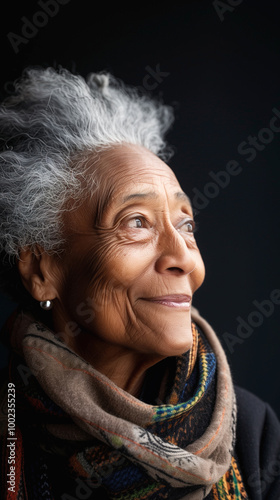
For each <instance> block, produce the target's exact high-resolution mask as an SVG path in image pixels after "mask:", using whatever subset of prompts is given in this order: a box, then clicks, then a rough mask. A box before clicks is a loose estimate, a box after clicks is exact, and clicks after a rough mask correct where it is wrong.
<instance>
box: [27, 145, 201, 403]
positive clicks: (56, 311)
mask: <svg viewBox="0 0 280 500" xmlns="http://www.w3.org/2000/svg"><path fill="white" fill-rule="evenodd" d="M91 168H92V172H93V173H94V175H97V179H98V183H99V185H98V189H97V191H96V193H93V194H92V196H90V195H89V196H87V197H86V199H85V200H84V201H83V203H82V204H81V205H80V206H79V207H78V208H77V209H76V210H74V211H70V212H66V213H65V214H64V223H65V226H64V227H65V238H66V250H65V252H64V254H63V256H62V257H60V258H57V257H49V258H48V262H47V263H46V264H45V268H46V269H47V273H48V276H49V280H48V281H49V282H51V284H52V288H51V291H50V290H49V293H51V295H52V296H50V295H48V296H47V290H46V288H45V289H44V294H43V295H44V298H49V299H53V300H54V308H53V310H52V318H53V328H54V329H55V331H56V332H58V334H59V335H60V336H61V337H63V338H64V340H65V342H66V343H67V344H69V345H70V346H71V347H72V348H73V349H74V350H75V351H76V352H78V353H79V354H80V355H81V356H83V357H84V358H85V359H86V360H87V361H89V362H90V363H91V364H92V365H93V366H94V367H95V368H96V369H98V370H99V371H100V372H102V373H104V374H105V375H107V376H108V377H109V378H111V380H112V381H113V382H115V383H116V384H117V385H119V386H120V387H122V388H123V389H125V390H127V391H128V392H131V393H132V394H137V391H138V389H139V387H140V386H141V381H142V379H143V376H144V373H145V371H146V369H147V368H148V367H150V366H151V365H153V364H154V363H156V362H158V361H160V360H161V359H163V358H165V357H167V356H176V355H180V354H182V353H183V352H186V351H187V350H188V349H190V347H191V344H192V332H191V315H190V307H189V308H188V307H179V308H178V307H169V306H168V305H166V304H164V303H160V302H157V301H150V300H146V299H150V298H153V297H159V296H160V297H162V296H167V295H168V296H170V295H171V294H172V295H173V294H185V295H188V296H190V297H192V296H193V294H194V292H195V290H197V288H198V287H199V286H200V285H201V284H202V282H203V279H204V273H205V271H204V265H203V261H202V258H201V255H200V252H199V250H198V248H197V245H196V241H195V238H194V234H193V227H194V223H193V215H192V209H191V206H190V203H189V200H188V198H187V197H186V196H185V195H184V194H183V191H182V189H181V187H180V185H179V183H178V181H177V179H176V177H175V175H174V173H173V171H172V170H171V169H170V168H169V167H168V166H167V165H166V164H165V163H164V162H163V161H162V160H160V159H159V158H158V157H157V156H155V155H154V154H152V153H151V152H149V151H147V150H146V149H145V148H143V147H140V146H134V145H118V146H115V147H114V148H111V149H109V150H107V151H105V152H103V153H101V155H100V157H99V159H98V162H97V164H96V162H94V161H92V167H91ZM45 284H46V285H47V280H45ZM33 295H34V294H33ZM35 298H37V300H42V294H41V297H39V296H38V293H37V297H35Z"/></svg>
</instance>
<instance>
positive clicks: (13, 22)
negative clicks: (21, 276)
mask: <svg viewBox="0 0 280 500" xmlns="http://www.w3.org/2000/svg"><path fill="white" fill-rule="evenodd" d="M64 1H66V0H64ZM42 3H46V2H44V0H43V1H42ZM56 3H57V4H58V2H56ZM222 4H224V6H225V5H226V4H228V8H227V10H225V11H224V12H223V13H222V12H221V11H222V10H223V8H222V7H221V6H220V8H219V9H218V10H220V16H219V15H218V12H217V9H215V6H214V3H213V2H212V1H210V0H209V1H208V0H207V1H206V0H203V1H200V0H195V1H190V0H189V1H187V2H185V5H182V4H181V3H176V2H169V3H168V4H166V5H163V4H159V5H155V4H145V3H143V2H140V3H139V2H138V3H137V5H134V4H130V6H129V5H126V6H125V5H124V4H113V5H112V6H109V5H108V4H107V3H105V2H104V4H103V5H102V4H99V3H98V4H97V5H96V4H95V3H94V2H88V3H87V2H85V1H82V0H79V1H78V0H69V1H68V3H65V5H60V6H59V10H58V8H57V10H58V12H57V13H56V14H55V15H53V16H52V17H51V16H48V15H45V17H44V18H42V16H41V17H40V15H38V12H39V11H42V4H41V6H40V2H38V1H37V2H36V1H33V0H32V1H31V0H29V2H28V5H25V4H24V2H22V3H21V4H19V5H17V4H15V2H10V5H7V3H5V12H2V16H1V81H0V93H1V97H4V96H5V95H7V94H9V93H10V92H11V90H12V82H13V80H14V79H15V78H17V77H18V76H19V75H20V73H21V71H22V69H23V68H24V67H25V66H27V65H43V66H55V67H57V66H58V65H62V66H64V67H66V68H68V69H70V70H71V71H73V72H76V73H80V74H82V75H83V76H86V75H87V74H88V73H89V72H91V71H99V70H108V71H110V72H112V73H113V74H114V75H115V76H116V77H118V78H121V79H123V80H124V81H125V82H126V83H128V84H131V85H135V86H139V87H142V88H146V89H147V90H149V91H150V93H151V94H152V95H159V96H161V97H162V98H163V100H164V101H165V102H166V103H168V104H171V105H174V106H175V109H176V121H175V123H174V126H173V128H172V130H171V132H170V133H169V136H168V138H169V142H170V143H171V144H172V145H173V146H174V149H175V155H174V156H173V158H172V159H171V161H170V162H169V164H170V166H171V167H172V168H173V169H174V170H175V173H176V174H177V176H178V179H179V181H180V183H181V185H182V187H183V189H184V190H185V191H186V192H187V193H188V194H189V196H190V198H191V199H192V200H193V201H194V205H195V207H196V208H198V207H197V205H196V203H197V202H196V200H195V199H194V191H193V189H195V188H196V189H198V190H199V191H200V192H201V193H203V192H206V193H208V195H207V198H206V201H205V199H204V207H203V208H202V209H201V210H200V213H199V214H197V219H196V220H197V222H198V226H199V230H198V233H197V235H196V236H197V240H198V244H199V247H200V250H201V253H202V256H203V258H204V261H205V265H206V279H205V282H204V284H203V286H202V287H201V289H200V290H199V291H197V292H196V295H195V300H194V305H195V306H196V307H198V309H199V310H200V312H201V314H202V315H203V316H204V317H205V318H206V319H207V320H208V321H209V322H210V323H211V324H212V326H213V327H214V329H215V330H216V332H217V334H218V336H219V338H220V339H221V341H222V343H223V345H224V348H225V351H226V353H227V356H228V360H229V363H230V365H231V368H232V372H233V377H234V381H235V382H236V383H238V384H240V385H242V386H244V387H246V388H247V389H249V390H251V391H253V392H254V393H255V394H257V395H258V396H260V397H261V398H262V399H264V400H265V401H268V402H269V403H270V404H271V405H272V406H273V408H274V409H275V411H276V412H277V414H278V416H279V417H280V397H279V394H280V376H279V373H280V371H279V366H280V332H279V318H280V305H275V306H274V311H273V312H271V314H269V315H268V316H267V317H265V316H264V315H259V317H258V318H257V317H256V316H254V317H253V316H252V315H251V316H250V318H251V320H252V319H253V320H254V321H255V322H258V321H259V322H260V323H262V324H260V325H259V326H255V327H254V328H252V331H251V332H250V334H249V335H248V337H247V338H246V339H241V338H240V337H238V336H237V326H238V321H237V317H240V318H242V319H243V320H244V321H247V320H248V317H249V315H250V314H251V313H252V312H253V311H255V310H256V306H255V305H254V304H253V301H258V302H261V301H263V300H266V299H269V297H270V294H271V292H272V291H273V290H275V289H280V276H279V215H280V210H279V181H280V174H279V168H280V165H279V157H280V155H279V153H280V133H276V132H275V133H274V136H273V139H272V136H270V138H271V141H270V142H269V143H267V144H264V146H265V147H264V148H263V150H262V151H256V155H255V158H254V159H253V160H252V161H251V162H249V161H247V160H248V159H249V154H244V153H243V154H241V153H240V151H238V146H239V144H240V143H242V142H244V141H246V142H247V141H248V137H249V136H250V135H251V136H258V134H259V133H261V134H264V135H262V137H263V138H264V140H265V139H266V138H267V137H268V136H267V135H265V132H263V131H261V129H263V128H266V127H269V126H270V125H269V124H270V120H271V118H272V116H273V111H272V109H273V108H277V109H279V111H280V93H279V76H280V71H279V62H280V61H279V49H280V29H279V7H277V4H278V2H276V1H266V2H264V1H259V0H257V1H256V0H255V1H254V2H249V1H247V0H243V1H242V0H241V1H239V2H238V1H236V0H227V2H226V1H225V2H220V5H222ZM230 4H231V6H230ZM23 16H24V17H25V18H27V19H28V20H29V21H31V22H33V20H35V21H37V23H38V22H39V23H40V22H41V23H42V24H44V23H45V25H44V26H41V27H40V28H38V30H37V32H36V33H35V29H34V33H33V34H32V32H29V34H30V33H31V35H32V36H31V35H30V38H29V39H27V38H26V41H27V43H23V42H21V43H19V45H18V53H15V50H14V48H13V47H12V44H11V41H10V40H9V38H8V34H9V33H11V32H12V33H14V34H15V35H20V36H22V34H23V31H22V30H23V25H24V22H25V21H24V20H22V17H23ZM34 16H35V17H34ZM222 18H223V19H222ZM153 71H154V72H156V71H157V73H156V76H155V74H153ZM153 75H154V76H153ZM275 124H276V125H277V126H278V127H279V126H280V119H278V120H277V122H275ZM260 131H261V132H260ZM258 144H261V142H259V141H258ZM231 160H235V161H237V162H238V163H239V165H240V166H241V167H242V171H241V172H240V173H239V174H238V175H236V176H231V177H230V182H229V184H228V185H227V186H225V187H220V188H219V187H218V188H217V187H216V188H215V187H214V188H213V189H215V191H214V195H213V197H212V198H210V195H211V188H210V187H209V182H213V179H212V178H211V175H209V174H210V172H211V171H212V172H215V173H217V172H219V171H224V170H225V168H226V165H227V163H228V162H229V161H231ZM209 193H210V195H209ZM212 193H213V191H212ZM207 202H208V203H207ZM201 203H202V202H201ZM206 205H207V206H206ZM0 306H1V310H0V318H1V324H2V323H3V322H4V320H5V319H6V317H7V316H8V314H9V312H10V310H11V309H12V308H13V304H12V303H11V302H10V301H9V300H7V299H5V298H4V297H3V298H1V303H0ZM225 332H227V333H230V334H231V335H234V336H235V337H232V338H235V339H236V338H237V339H239V342H238V343H235V344H234V345H233V347H232V348H230V346H229V343H228V341H226V336H225ZM5 362H6V352H5V350H4V348H3V349H2V355H1V363H2V365H3V364H5Z"/></svg>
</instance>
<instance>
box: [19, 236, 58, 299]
mask: <svg viewBox="0 0 280 500" xmlns="http://www.w3.org/2000/svg"><path fill="white" fill-rule="evenodd" d="M17 267H18V270H19V273H20V276H21V280H22V283H23V285H24V286H25V288H26V290H27V291H28V292H29V293H30V294H31V295H32V297H33V298H34V299H35V300H38V301H44V300H53V299H55V298H57V297H58V286H59V281H60V280H59V276H58V272H57V262H55V256H54V255H48V254H47V253H46V252H45V251H44V250H42V249H41V248H40V247H39V246H36V247H35V249H34V248H33V249H31V248H24V249H22V250H21V251H20V256H19V259H18V261H17Z"/></svg>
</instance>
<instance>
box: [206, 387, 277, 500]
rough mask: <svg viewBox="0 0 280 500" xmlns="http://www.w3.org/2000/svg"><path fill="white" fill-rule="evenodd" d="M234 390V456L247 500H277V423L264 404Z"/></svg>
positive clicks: (248, 393) (238, 388)
mask: <svg viewBox="0 0 280 500" xmlns="http://www.w3.org/2000/svg"><path fill="white" fill-rule="evenodd" d="M235 389H236V397H237V434H236V448H235V452H236V456H237V458H238V462H239V464H240V470H241V473H242V476H243V481H244V486H245V489H246V491H247V493H248V496H249V498H250V500H264V499H265V500H280V422H279V420H278V418H277V416H276V414H275V413H274V411H273V410H272V408H271V407H270V406H269V405H268V404H267V403H265V402H263V401H261V400H260V399H259V398H257V397H256V396H254V395H253V394H252V393H250V392H249V391H246V390H245V389H242V388H240V387H235ZM210 498H211V497H210Z"/></svg>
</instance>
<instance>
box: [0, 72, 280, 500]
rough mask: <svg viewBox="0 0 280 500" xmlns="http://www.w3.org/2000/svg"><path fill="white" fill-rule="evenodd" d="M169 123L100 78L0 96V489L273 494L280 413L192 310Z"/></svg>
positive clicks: (146, 100)
mask: <svg viewBox="0 0 280 500" xmlns="http://www.w3.org/2000/svg"><path fill="white" fill-rule="evenodd" d="M172 121H173V112H172V109H171V108H170V107H169V106H166V105H164V104H162V103H161V102H159V101H157V100H155V99H152V98H151V97H150V96H145V95H142V94H140V93H139V92H137V90H136V89H133V88H130V87H128V86H125V85H124V84H123V83H122V82H119V81H118V80H117V79H116V78H114V77H112V76H111V75H109V74H106V73H99V74H91V75H89V76H88V77H87V79H86V80H85V79H83V78H82V77H80V76H77V75H72V74H70V73H69V72H67V71H66V70H59V71H55V70H53V69H51V68H48V69H42V68H37V69H28V70H26V71H25V72H24V74H23V76H22V78H21V79H20V81H19V82H17V83H16V91H15V94H14V95H13V96H12V97H10V98H9V99H8V100H7V101H6V102H4V103H3V104H2V107H1V110H0V129H1V140H2V152H1V155H0V158H1V162H0V165H1V167H0V168H1V194H0V207H1V251H2V273H1V276H2V278H1V282H2V288H3V289H4V290H5V291H6V293H8V294H9V295H10V296H12V297H13V298H14V299H16V301H17V302H18V304H19V305H18V308H17V309H16V311H15V312H14V313H13V315H12V317H11V318H9V320H8V321H7V323H6V325H5V327H4V329H3V333H2V342H5V343H6V344H7V345H8V346H9V348H10V351H11V357H10V362H9V369H8V370H7V374H6V379H5V382H4V384H3V388H2V406H1V408H2V419H1V427H2V430H1V440H2V454H1V456H2V458H1V460H2V464H1V470H2V480H1V488H2V497H1V498H8V499H17V500H19V499H20V500H22V499H26V500H27V499H28V500H38V499H39V500H40V499H45V500H52V499H55V500H56V499H62V500H75V499H76V500H78V499H99V498H102V499H106V498H107V499H136V500H137V499H188V500H200V499H208V500H210V499H213V500H214V499H250V500H252V499H253V500H259V499H262V498H267V499H269V500H279V498H280V481H279V478H280V455H279V452H280V425H279V422H278V420H277V418H276V416H275V414H274V412H273V410H272V409H271V408H270V407H269V406H268V405H267V404H265V403H263V402H262V401H260V400H258V398H256V397H255V396H253V395H252V394H250V393H247V392H246V391H244V390H242V389H239V388H236V387H234V386H233V382H232V379H231V374H230V370H229V366H228V363H227V360H226V357H225V354H224V352H223V350H222V347H221V345H220V343H219V341H218V339H217V337H216V335H215V333H214V331H213V330H212V328H211V326H210V325H209V324H208V323H207V322H206V321H205V320H204V319H203V318H202V317H201V316H200V314H199V313H198V311H197V310H196V309H195V308H194V307H193V305H192V301H193V295H194V292H195V291H196V290H197V289H198V287H200V285H201V284H202V282H203V279H204V265H203V261H202V258H201V255H200V252H199V250H198V248H197V245H196V241H195V237H194V230H195V223H194V219H193V214H192V207H191V203H190V200H189V198H188V196H187V195H186V194H185V192H184V191H183V190H182V188H181V186H180V185H179V183H178V181H177V179H176V177H175V175H174V173H173V171H172V170H171V169H170V168H169V167H168V165H167V164H166V161H167V160H168V157H169V155H170V154H171V151H170V149H169V147H168V146H167V144H166V142H165V133H166V131H167V130H168V128H169V127H170V125H171V123H172ZM7 415H8V419H7Z"/></svg>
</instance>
